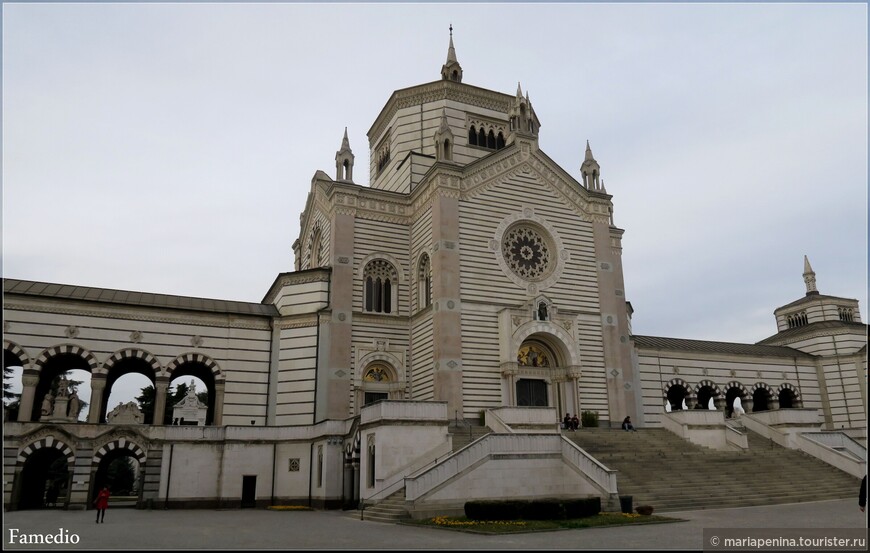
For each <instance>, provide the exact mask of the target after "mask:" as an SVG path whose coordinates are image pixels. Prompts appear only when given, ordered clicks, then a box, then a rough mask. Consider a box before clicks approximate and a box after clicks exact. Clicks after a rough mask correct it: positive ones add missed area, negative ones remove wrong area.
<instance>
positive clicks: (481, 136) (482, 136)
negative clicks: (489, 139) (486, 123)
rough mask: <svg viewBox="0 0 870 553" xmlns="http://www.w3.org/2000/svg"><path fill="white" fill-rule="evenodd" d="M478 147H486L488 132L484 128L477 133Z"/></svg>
mask: <svg viewBox="0 0 870 553" xmlns="http://www.w3.org/2000/svg"><path fill="white" fill-rule="evenodd" d="M477 145H478V146H484V147H485V146H486V131H485V130H483V127H481V128H480V130H479V131H478V133H477Z"/></svg>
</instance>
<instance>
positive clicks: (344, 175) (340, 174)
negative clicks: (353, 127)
mask: <svg viewBox="0 0 870 553" xmlns="http://www.w3.org/2000/svg"><path fill="white" fill-rule="evenodd" d="M335 180H344V181H350V182H353V152H352V151H351V149H350V141H348V139H347V127H345V128H344V138H343V139H342V140H341V149H340V150H338V151H337V152H335Z"/></svg>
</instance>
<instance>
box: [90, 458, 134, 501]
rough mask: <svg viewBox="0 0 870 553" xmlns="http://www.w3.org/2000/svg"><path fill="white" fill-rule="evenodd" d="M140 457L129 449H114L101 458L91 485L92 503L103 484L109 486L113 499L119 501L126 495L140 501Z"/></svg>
mask: <svg viewBox="0 0 870 553" xmlns="http://www.w3.org/2000/svg"><path fill="white" fill-rule="evenodd" d="M141 468H142V467H141V466H140V463H139V459H138V458H137V456H136V455H134V454H133V452H132V451H130V450H129V449H124V448H121V449H113V450H112V451H110V452H108V453H107V454H106V455H104V456H103V458H102V459H100V462H99V464H98V465H97V470H96V472H95V473H94V478H93V484H92V486H91V499H90V501H91V504H93V501H94V499H96V498H97V494H98V493H99V492H100V490H101V489H103V486H108V487H109V492H110V493H111V494H112V495H111V500H113V501H114V502H116V503H117V502H118V501H119V500H121V499H122V498H124V497H127V498H130V497H134V498H136V500H137V501H138V497H139V494H140V491H141V482H140V478H139V475H140V474H141V472H142V470H141Z"/></svg>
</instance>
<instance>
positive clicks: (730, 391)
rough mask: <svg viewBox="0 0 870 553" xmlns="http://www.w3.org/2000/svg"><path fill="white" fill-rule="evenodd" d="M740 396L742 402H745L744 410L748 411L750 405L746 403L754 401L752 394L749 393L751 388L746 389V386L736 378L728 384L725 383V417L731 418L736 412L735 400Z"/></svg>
mask: <svg viewBox="0 0 870 553" xmlns="http://www.w3.org/2000/svg"><path fill="white" fill-rule="evenodd" d="M738 397H739V398H740V402H741V403H743V404H744V405H743V410H744V411H748V410H749V407H750V406H749V405H746V402H751V401H752V394H750V393H749V390H747V389H746V386H744V385H743V384H741V383H740V382H738V381H736V380H732V381H731V382H729V383H728V384H726V385H725V417H726V418H730V417H731V415H732V414H733V412H734V400H735V399H736V398H738Z"/></svg>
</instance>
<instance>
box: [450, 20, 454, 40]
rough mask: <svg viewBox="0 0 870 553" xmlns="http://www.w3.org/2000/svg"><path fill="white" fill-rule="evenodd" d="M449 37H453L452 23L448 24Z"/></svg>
mask: <svg viewBox="0 0 870 553" xmlns="http://www.w3.org/2000/svg"><path fill="white" fill-rule="evenodd" d="M450 38H453V23H451V24H450Z"/></svg>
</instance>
